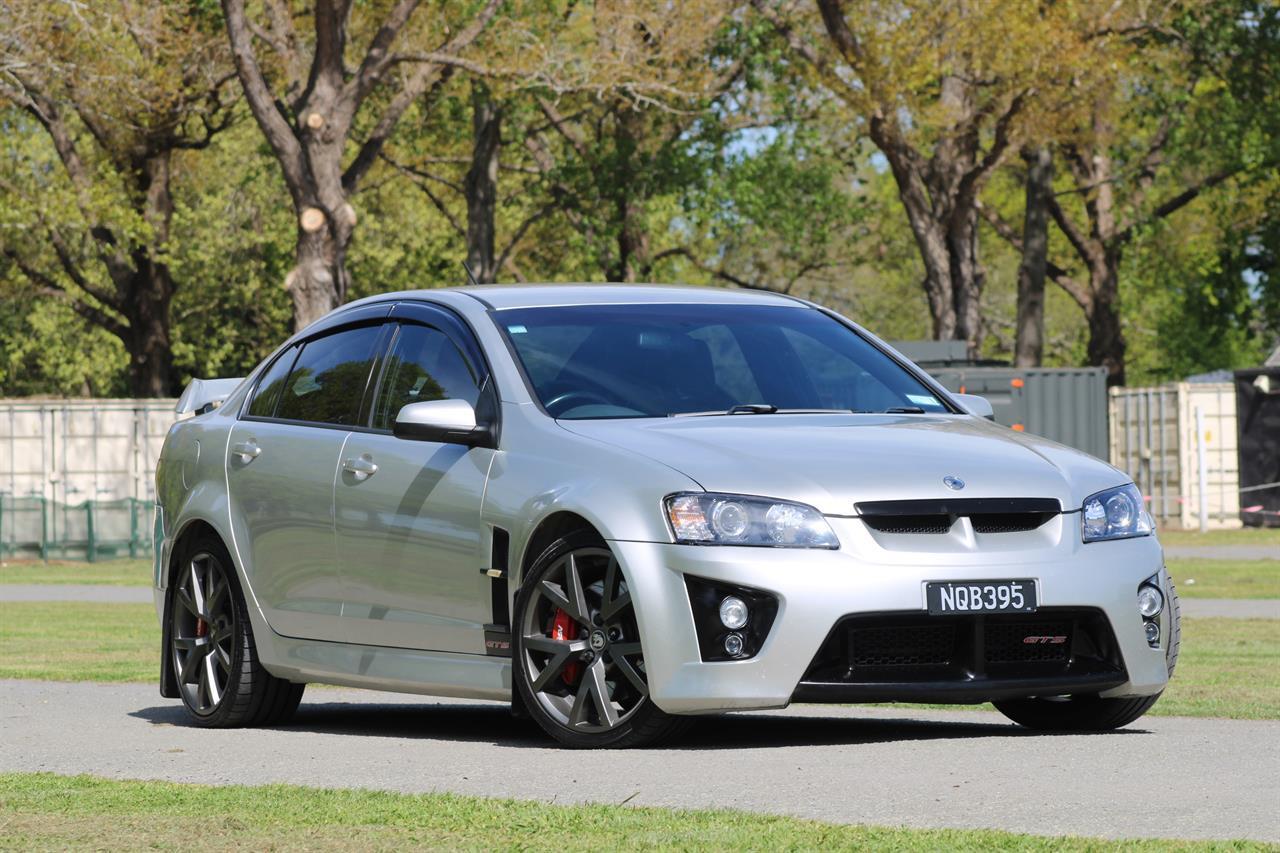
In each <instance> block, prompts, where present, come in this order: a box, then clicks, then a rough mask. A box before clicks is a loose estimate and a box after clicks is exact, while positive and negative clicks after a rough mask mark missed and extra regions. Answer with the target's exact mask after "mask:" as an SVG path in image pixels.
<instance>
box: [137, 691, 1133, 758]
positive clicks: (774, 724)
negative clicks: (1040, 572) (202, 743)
mask: <svg viewBox="0 0 1280 853" xmlns="http://www.w3.org/2000/svg"><path fill="white" fill-rule="evenodd" d="M854 714H856V710H855V711H853V712H852V713H851V714H850V715H849V716H837V715H832V716H817V715H812V714H796V715H788V714H781V713H778V714H724V715H718V716H709V717H698V718H696V719H695V722H694V725H693V727H692V729H691V730H690V731H689V732H688V733H687V734H684V735H682V736H681V737H679V738H678V739H676V740H673V741H671V742H669V743H667V744H665V745H664V746H663V747H662V748H663V749H697V750H715V749H735V750H741V749H751V748H756V749H761V748H775V747H787V746H837V745H849V746H853V745H858V744H873V743H894V742H905V741H923V740H946V739H952V740H959V739H972V738H1007V737H1033V738H1035V737H1041V738H1042V737H1111V736H1118V735H1132V734H1146V733H1147V732H1146V731H1145V730H1143V729H1132V728H1131V729H1119V730H1117V731H1114V732H1101V733H1098V732H1033V731H1030V730H1028V729H1024V728H1020V727H1018V726H1015V725H1013V724H1012V723H1008V722H1004V721H1003V720H993V721H992V722H989V723H988V722H973V721H970V720H956V721H954V722H951V721H941V720H937V719H930V720H919V719H916V720H913V719H910V718H909V717H908V716H906V714H909V712H904V716H903V717H902V718H885V717H858V716H855V715H854ZM130 716H133V717H138V718H140V719H144V720H147V721H148V722H150V723H152V724H155V725H175V726H186V725H189V722H188V719H187V716H186V714H185V713H184V712H183V710H182V708H181V707H180V706H178V705H177V704H174V705H160V706H155V707H151V708H142V709H139V710H137V711H133V712H131V714H130ZM272 730H273V731H278V732H297V733H299V734H308V733H312V734H331V735H350V736H356V737H389V738H404V739H423V740H449V741H464V742H465V741H470V742H476V743H490V744H493V745H495V746H503V747H512V748H521V749H523V748H548V747H552V746H554V742H553V741H552V740H551V739H550V738H549V737H548V736H547V735H546V734H544V733H543V732H542V730H541V729H539V728H538V726H537V724H535V723H534V722H533V721H531V720H527V719H516V718H515V717H513V716H512V715H511V713H510V712H509V711H508V710H507V709H506V708H505V707H503V706H501V705H496V704H486V705H461V704H458V705H454V704H447V705H431V704H386V703H380V702H368V703H363V702H360V703H357V702H325V701H324V700H323V698H321V699H320V700H319V701H313V702H306V701H304V702H303V704H302V705H301V706H300V707H299V708H298V712H297V715H296V716H295V717H294V719H293V721H292V722H290V723H289V724H288V725H284V726H274V727H272Z"/></svg>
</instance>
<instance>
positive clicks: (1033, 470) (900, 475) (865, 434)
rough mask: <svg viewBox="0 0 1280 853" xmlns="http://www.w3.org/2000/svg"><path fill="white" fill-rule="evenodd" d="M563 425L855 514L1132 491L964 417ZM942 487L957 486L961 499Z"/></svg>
mask: <svg viewBox="0 0 1280 853" xmlns="http://www.w3.org/2000/svg"><path fill="white" fill-rule="evenodd" d="M559 423H560V425H561V426H562V427H563V428H564V429H566V430H569V431H570V432H572V433H575V434H577V435H581V436H586V437H590V438H593V439H596V440H599V441H603V442H606V443H609V444H612V445H615V446H617V447H621V448H626V449H627V450H631V451H633V452H636V453H640V454H642V455H645V456H648V457H650V458H652V459H654V460H656V461H658V462H661V463H663V464H665V465H668V466H670V467H672V468H675V469H676V470H678V471H680V472H682V473H684V474H687V475H688V476H689V477H691V478H692V479H693V480H695V481H697V482H698V483H699V484H700V485H701V486H702V487H703V488H704V489H706V490H708V491H713V492H731V493H735V494H748V495H762V496H767V497H775V498H786V499H789V500H796V501H801V502H803V503H807V504H810V505H811V506H814V507H817V508H818V509H819V510H821V511H822V512H823V513H825V514H827V515H854V514H855V509H854V504H856V503H858V502H860V501H875V500H913V499H929V498H933V499H941V498H958V497H966V498H983V497H1002V498H1005V497H1037V498H1057V499H1058V500H1059V501H1061V502H1062V506H1063V509H1066V510H1071V509H1077V508H1079V507H1080V506H1081V504H1082V503H1083V501H1084V498H1085V497H1087V496H1088V495H1090V494H1093V493H1094V492H1097V491H1101V490H1102V489H1106V488H1110V487H1112V486H1118V485H1123V484H1124V483H1127V482H1129V477H1128V476H1127V475H1125V474H1124V473H1123V472H1121V471H1119V470H1117V469H1115V468H1112V467H1111V466H1110V465H1107V464H1106V463H1104V462H1102V461H1100V460H1098V459H1095V458H1094V457H1092V456H1089V455H1088V454H1086V453H1082V452H1080V451H1078V450H1073V449H1071V448H1069V447H1064V446H1062V445H1060V444H1056V443H1054V442H1052V441H1049V440H1047V439H1043V438H1039V437H1037V436H1031V435H1027V434H1025V433H1019V432H1014V431H1013V430H1010V429H1008V428H1006V427H1002V426H998V425H996V424H994V423H991V422H989V421H986V420H982V419H979V418H974V417H971V416H964V415H938V416H934V415H852V414H850V415H729V416H710V417H688V418H663V419H660V420H659V419H637V420H562V421H559ZM944 477H957V478H959V479H961V480H963V481H964V488H963V490H961V491H953V490H952V489H949V488H948V487H947V486H946V485H944V484H943V478H944Z"/></svg>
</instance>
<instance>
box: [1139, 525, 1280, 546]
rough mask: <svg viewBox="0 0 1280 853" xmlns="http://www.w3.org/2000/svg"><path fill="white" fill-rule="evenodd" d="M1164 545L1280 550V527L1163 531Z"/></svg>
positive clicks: (1160, 534) (1162, 539)
mask: <svg viewBox="0 0 1280 853" xmlns="http://www.w3.org/2000/svg"><path fill="white" fill-rule="evenodd" d="M1158 535H1159V536H1160V544H1162V545H1166V546H1167V545H1177V546H1179V547H1181V546H1183V545H1203V546H1213V545H1251V546H1255V547H1256V546H1259V545H1274V546H1275V547H1276V548H1277V549H1280V527H1245V528H1241V529H1239V530H1210V531H1207V532H1205V533H1201V532H1200V531H1198V530H1161V531H1159V533H1158Z"/></svg>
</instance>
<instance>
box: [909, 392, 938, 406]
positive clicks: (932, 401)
mask: <svg viewBox="0 0 1280 853" xmlns="http://www.w3.org/2000/svg"><path fill="white" fill-rule="evenodd" d="M907 399H908V400H910V401H911V402H913V403H915V404H916V405H917V406H936V405H938V398H937V397H931V396H929V395H928V394H908V395H907Z"/></svg>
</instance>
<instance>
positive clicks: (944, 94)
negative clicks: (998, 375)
mask: <svg viewBox="0 0 1280 853" xmlns="http://www.w3.org/2000/svg"><path fill="white" fill-rule="evenodd" d="M752 5H753V6H754V7H755V8H756V10H757V11H758V13H759V14H760V15H762V16H763V17H764V18H765V19H766V20H768V21H769V22H770V23H771V24H772V25H773V26H774V28H775V29H776V31H777V33H778V34H779V36H780V37H781V38H782V39H783V40H784V41H785V43H786V44H787V46H788V47H789V49H790V50H791V52H792V53H793V54H794V55H795V56H797V57H798V58H800V59H801V61H803V62H804V63H805V64H806V65H807V66H808V67H809V68H810V69H811V71H812V74H813V77H814V79H815V80H816V82H817V83H818V84H819V85H820V86H821V87H822V88H823V89H824V90H825V91H826V92H827V93H828V94H829V95H830V96H831V97H833V98H834V99H836V100H837V101H838V103H839V104H840V105H841V106H843V107H844V108H846V109H848V110H849V111H850V112H851V114H852V115H854V116H856V117H857V118H858V119H859V122H860V127H861V130H862V132H865V133H866V134H867V136H868V137H869V138H870V140H871V141H872V143H874V144H875V146H876V147H877V148H878V149H879V150H880V152H881V154H882V155H883V156H884V157H885V159H886V160H887V161H888V165H889V168H890V170H891V171H892V173H893V176H894V179H895V181H896V182H897V185H898V194H899V198H900V199H901V202H902V205H903V207H904V209H905V212H906V215H907V221H908V223H909V225H910V228H911V231H912V234H913V236H914V238H915V242H916V245H917V248H918V250H919V252H920V257H921V260H922V261H923V264H924V281H923V288H924V291H925V294H926V296H927V299H928V304H929V312H930V315H931V317H932V322H933V334H934V337H935V338H938V339H958V340H964V341H966V342H967V343H968V345H969V350H970V352H971V353H972V354H976V353H977V350H978V348H979V346H980V344H981V340H982V337H983V319H982V307H981V297H982V289H983V284H984V279H985V271H984V269H983V265H982V261H981V256H980V253H979V228H978V221H979V215H978V203H977V202H978V196H979V193H980V192H981V190H982V187H983V185H984V184H985V182H986V181H987V180H988V178H989V177H990V175H991V173H992V172H993V170H994V169H995V168H996V167H997V166H998V165H999V164H1000V163H1001V161H1002V160H1003V158H1004V156H1005V154H1006V152H1007V151H1008V150H1009V148H1010V146H1011V145H1014V144H1015V142H1016V137H1017V134H1018V130H1019V125H1020V122H1022V121H1023V119H1024V116H1025V114H1026V113H1027V112H1028V107H1029V103H1030V102H1031V101H1032V100H1033V99H1034V98H1035V97H1036V96H1037V93H1038V91H1039V90H1040V89H1042V88H1044V87H1047V86H1051V85H1053V82H1054V81H1055V80H1056V79H1058V78H1059V77H1060V76H1066V75H1063V69H1064V68H1065V67H1066V66H1068V65H1069V64H1070V63H1073V62H1078V61H1080V59H1081V53H1082V44H1081V43H1080V42H1079V40H1078V39H1069V38H1065V37H1066V36H1070V35H1071V34H1072V33H1073V29H1072V28H1071V27H1069V26H1065V25H1064V24H1063V20H1064V19H1067V18H1069V17H1070V16H1071V15H1072V14H1074V13H1075V12H1076V10H1075V9H1074V8H1067V7H1071V6H1073V4H1052V5H1049V6H1040V5H1038V4H1028V3H1022V2H1007V3H984V4H965V3H934V2H932V0H919V1H918V2H916V0H903V2H895V3H890V4H883V3H871V2H845V0H817V12H818V16H817V17H818V19H819V20H818V21H816V22H815V21H814V20H813V18H812V16H809V15H804V14H798V13H795V12H794V11H793V10H792V9H791V4H784V5H782V6H780V5H778V4H777V3H774V2H771V0H752ZM815 25H816V26H815ZM1045 44H1053V45H1054V49H1053V51H1051V52H1049V53H1046V52H1045V51H1044V50H1043V49H1042V46H1043V45H1045Z"/></svg>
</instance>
